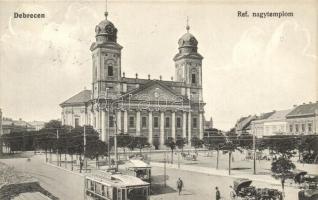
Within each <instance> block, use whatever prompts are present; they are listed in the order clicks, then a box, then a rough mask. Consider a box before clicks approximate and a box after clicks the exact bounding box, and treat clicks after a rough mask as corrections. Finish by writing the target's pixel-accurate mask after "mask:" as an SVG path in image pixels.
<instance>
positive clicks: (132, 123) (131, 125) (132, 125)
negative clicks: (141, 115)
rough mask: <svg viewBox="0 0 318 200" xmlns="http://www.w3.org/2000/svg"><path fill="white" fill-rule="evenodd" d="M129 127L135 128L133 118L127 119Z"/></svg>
mask: <svg viewBox="0 0 318 200" xmlns="http://www.w3.org/2000/svg"><path fill="white" fill-rule="evenodd" d="M129 127H130V128H134V127H135V118H134V117H132V116H131V117H129Z"/></svg>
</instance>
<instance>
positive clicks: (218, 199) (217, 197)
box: [215, 187, 221, 200]
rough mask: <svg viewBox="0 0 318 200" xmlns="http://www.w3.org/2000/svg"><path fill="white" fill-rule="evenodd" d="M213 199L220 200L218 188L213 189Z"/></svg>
mask: <svg viewBox="0 0 318 200" xmlns="http://www.w3.org/2000/svg"><path fill="white" fill-rule="evenodd" d="M215 199H216V200H220V199H221V193H220V190H219V188H218V187H215Z"/></svg>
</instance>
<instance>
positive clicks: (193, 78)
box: [191, 74, 197, 84]
mask: <svg viewBox="0 0 318 200" xmlns="http://www.w3.org/2000/svg"><path fill="white" fill-rule="evenodd" d="M196 81H197V80H196V76H195V74H192V75H191V83H192V84H195V83H196Z"/></svg>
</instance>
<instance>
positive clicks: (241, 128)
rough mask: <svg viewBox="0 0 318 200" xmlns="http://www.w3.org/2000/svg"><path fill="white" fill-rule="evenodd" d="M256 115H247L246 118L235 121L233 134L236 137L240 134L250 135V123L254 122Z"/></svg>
mask: <svg viewBox="0 0 318 200" xmlns="http://www.w3.org/2000/svg"><path fill="white" fill-rule="evenodd" d="M256 119H257V116H256V115H249V116H247V117H241V118H240V119H239V120H237V122H236V124H235V133H236V134H237V135H241V134H250V133H251V129H252V127H251V123H252V121H254V120H256Z"/></svg>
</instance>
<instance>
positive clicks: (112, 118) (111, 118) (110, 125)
mask: <svg viewBox="0 0 318 200" xmlns="http://www.w3.org/2000/svg"><path fill="white" fill-rule="evenodd" d="M109 127H110V128H113V127H114V117H113V116H109Z"/></svg>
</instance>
